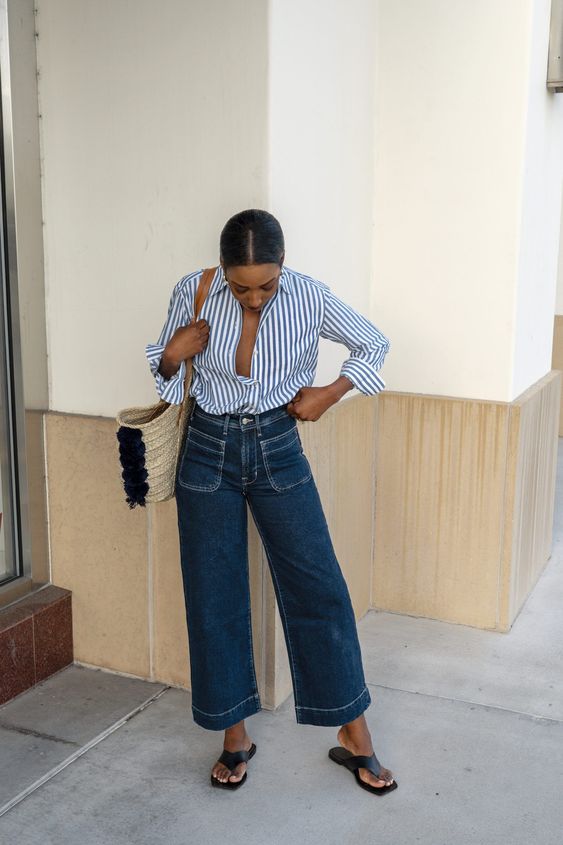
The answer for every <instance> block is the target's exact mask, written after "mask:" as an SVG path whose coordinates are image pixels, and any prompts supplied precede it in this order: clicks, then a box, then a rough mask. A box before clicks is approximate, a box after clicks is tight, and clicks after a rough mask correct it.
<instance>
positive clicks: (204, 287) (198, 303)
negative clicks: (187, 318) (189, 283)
mask: <svg viewBox="0 0 563 845" xmlns="http://www.w3.org/2000/svg"><path fill="white" fill-rule="evenodd" d="M216 271H217V267H208V268H207V270H204V271H203V275H202V277H201V279H200V280H199V284H198V286H197V291H196V295H195V308H194V317H193V320H192V322H194V323H196V322H197V319H198V317H199V313H200V311H201V309H202V306H203V303H204V302H205V300H206V298H207V294H208V293H209V288H210V287H211V282H212V281H213V277H214V276H215V273H216Z"/></svg>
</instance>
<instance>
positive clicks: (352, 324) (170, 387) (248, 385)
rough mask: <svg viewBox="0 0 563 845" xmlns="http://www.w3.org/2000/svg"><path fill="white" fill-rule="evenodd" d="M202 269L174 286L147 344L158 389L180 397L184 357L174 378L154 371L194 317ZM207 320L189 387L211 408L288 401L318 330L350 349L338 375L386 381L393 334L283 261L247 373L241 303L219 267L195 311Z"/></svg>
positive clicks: (308, 372)
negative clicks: (241, 356) (240, 350)
mask: <svg viewBox="0 0 563 845" xmlns="http://www.w3.org/2000/svg"><path fill="white" fill-rule="evenodd" d="M202 274H203V270H196V271H195V272H193V273H189V274H188V275H187V276H183V277H182V278H181V279H180V281H179V282H178V283H177V284H176V285H175V286H174V289H173V291H172V296H171V298H170V305H169V308H168V316H167V318H166V322H165V323H164V326H163V328H162V331H161V333H160V337H159V338H158V341H157V343H149V344H147V346H146V356H147V358H148V362H149V367H150V370H151V372H152V374H153V375H154V377H155V381H156V390H157V393H158V395H159V396H160V397H161V398H162V399H165V400H166V401H168V402H171V403H174V404H179V403H181V402H182V400H183V396H184V377H185V374H186V364H185V361H182V363H181V365H180V369H179V370H178V372H177V373H175V374H174V375H173V376H171V378H169V379H165V378H164V376H163V375H162V374H161V373H159V372H158V367H159V364H160V360H161V358H162V353H163V352H164V348H165V346H166V344H167V343H168V341H169V340H170V338H171V337H172V335H173V334H174V332H175V331H176V329H177V328H178V327H179V326H184V325H187V324H188V323H189V322H190V320H191V319H192V317H193V313H194V301H195V293H196V290H197V286H198V283H199V280H200V278H201V276H202ZM202 318H203V319H205V320H207V322H208V323H209V340H208V342H207V345H206V347H205V348H204V349H203V350H202V351H201V352H199V353H198V354H197V355H195V356H194V358H193V376H192V382H191V386H190V395H191V396H194V397H195V399H196V402H197V403H198V405H200V406H201V407H202V408H203V409H204V411H207V412H208V413H211V414H224V413H231V414H238V413H250V414H252V413H262V412H263V411H268V410H270V409H271V408H277V407H278V406H280V405H284V404H286V403H287V402H290V401H291V400H292V399H293V398H294V396H295V394H296V393H297V391H298V390H299V388H300V387H308V386H310V385H312V383H313V381H314V378H315V371H316V368H317V360H318V346H319V337H324V338H328V339H329V340H333V341H335V342H337V343H342V344H344V345H345V346H346V347H348V349H349V350H350V356H349V357H348V358H347V359H346V361H344V363H343V364H342V367H341V369H340V375H342V376H346V377H347V378H348V379H350V381H351V382H352V384H353V385H354V387H356V388H357V389H358V390H360V391H361V392H362V393H365V394H366V395H370V394H374V393H379V392H380V391H381V390H384V389H385V382H384V381H383V379H382V378H381V376H380V375H379V374H378V370H379V369H380V367H381V365H382V364H383V359H384V358H385V355H386V354H387V351H388V350H389V346H390V342H389V340H388V338H387V337H385V335H384V334H382V332H380V331H379V329H377V328H376V327H375V326H374V325H373V323H371V322H370V321H369V320H368V319H366V317H364V316H362V314H360V313H359V312H358V311H355V310H354V309H353V308H352V307H351V306H350V305H347V304H346V303H345V302H343V301H342V300H341V299H339V298H338V297H337V296H335V294H334V293H333V292H332V291H331V290H330V288H329V286H328V285H327V284H325V283H324V282H320V281H318V280H317V279H313V278H311V276H305V275H304V274H303V273H298V272H297V271H296V270H291V269H290V268H289V267H287V266H285V265H284V266H283V268H282V272H281V275H280V279H279V283H278V289H277V291H276V293H275V294H274V296H273V297H271V299H269V300H268V301H267V302H266V303H265V304H264V306H263V307H262V310H261V313H260V321H259V324H258V331H257V334H256V341H255V346H254V352H253V355H252V361H251V369H250V376H242V375H239V374H238V373H237V372H236V368H235V356H236V350H237V346H238V342H239V339H240V335H241V330H242V321H243V307H242V305H241V304H240V302H239V301H238V300H237V299H236V297H235V296H233V294H232V292H231V290H230V288H229V286H228V284H227V283H226V282H225V279H224V277H223V272H222V268H221V267H218V268H217V270H216V272H215V275H214V277H213V281H212V282H211V286H210V288H209V291H208V294H207V298H206V300H205V302H204V303H203V307H202V309H201V313H200V315H199V319H202Z"/></svg>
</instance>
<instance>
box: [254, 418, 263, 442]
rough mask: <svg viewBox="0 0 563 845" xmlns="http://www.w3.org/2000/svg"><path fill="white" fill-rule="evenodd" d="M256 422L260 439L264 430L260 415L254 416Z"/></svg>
mask: <svg viewBox="0 0 563 845" xmlns="http://www.w3.org/2000/svg"><path fill="white" fill-rule="evenodd" d="M254 421H255V423H256V431H257V432H258V437H262V429H261V428H260V414H255V415H254Z"/></svg>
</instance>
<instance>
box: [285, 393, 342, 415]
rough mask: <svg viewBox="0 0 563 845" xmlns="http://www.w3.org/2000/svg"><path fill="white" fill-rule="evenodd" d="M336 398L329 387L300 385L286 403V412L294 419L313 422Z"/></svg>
mask: <svg viewBox="0 0 563 845" xmlns="http://www.w3.org/2000/svg"><path fill="white" fill-rule="evenodd" d="M337 401H338V399H337V397H336V396H335V395H334V391H332V390H331V389H330V388H329V387H301V388H299V390H298V391H297V393H296V394H295V396H294V397H293V399H292V400H291V402H289V403H288V405H287V412H288V414H290V415H291V416H292V417H294V418H295V419H296V420H307V421H309V422H315V421H316V420H318V419H319V417H321V416H322V415H323V414H324V412H325V411H326V410H328V408H330V406H331V405H334V403H335V402H337Z"/></svg>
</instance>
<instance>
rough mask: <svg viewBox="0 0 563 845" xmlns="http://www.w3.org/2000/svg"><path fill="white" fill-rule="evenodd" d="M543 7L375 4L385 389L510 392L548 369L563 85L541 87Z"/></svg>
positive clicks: (529, 0)
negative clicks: (387, 343) (389, 348)
mask: <svg viewBox="0 0 563 845" xmlns="http://www.w3.org/2000/svg"><path fill="white" fill-rule="evenodd" d="M548 7H549V4H548V2H546V0H539V2H537V3H534V2H533V0H521V2H518V3H514V2H513V0H495V2H494V3H490V2H477V3H467V2H465V0H451V2H448V3H444V2H442V0H428V2H425V3H424V4H417V3H413V2H402V3H397V2H395V0H378V3H377V22H376V30H375V31H376V46H375V55H376V128H375V132H376V164H375V243H374V249H375V265H376V277H377V279H378V285H377V288H376V295H375V297H374V310H377V313H378V314H380V315H381V321H382V323H383V324H384V325H385V327H386V329H387V331H388V334H389V337H390V338H391V339H392V342H394V354H393V355H390V356H389V364H388V366H387V369H386V377H387V384H388V387H391V388H392V389H393V390H398V391H412V392H416V393H429V394H440V395H446V396H459V397H462V396H465V397H473V398H481V399H491V400H502V401H510V400H511V399H513V398H514V397H515V396H516V395H518V394H519V393H520V392H521V390H523V389H524V388H525V387H527V386H528V385H529V383H530V382H531V381H533V380H535V379H537V378H539V377H541V376H542V375H543V374H544V373H546V372H547V371H548V370H549V369H550V366H551V346H550V343H551V334H552V330H553V327H552V322H553V303H554V296H555V279H554V272H555V271H554V261H553V257H554V255H555V254H556V248H557V241H556V230H555V226H554V215H555V214H557V213H558V212H557V209H556V208H555V201H554V196H555V194H556V192H557V188H559V190H560V186H561V159H562V157H563V152H562V151H563V137H562V132H561V109H562V108H563V97H562V95H560V94H558V95H555V97H553V95H550V94H548V93H547V90H546V88H545V73H546V63H547V41H546V39H547V27H548V23H549V8H548ZM534 8H535V15H534V16H533V15H532V11H533V9H534ZM528 77H529V78H528ZM556 150H557V151H558V152H557V156H555V151H556ZM537 155H539V156H540V157H541V158H542V159H543V160H542V161H540V162H537V164H535V165H533V166H532V159H533V158H534V157H535V156H537ZM555 159H556V160H555ZM550 179H551V180H553V185H555V189H554V188H553V187H550V185H549V180H550ZM523 204H524V205H523ZM540 205H541V212H540V214H539V216H538V219H537V223H536V224H533V223H532V222H531V217H532V216H533V215H534V214H536V213H537V211H538V207H539V206H540ZM548 217H550V219H549V220H548V219H547V218H548ZM555 219H557V218H555ZM521 237H522V244H521V243H520V238H521ZM540 251H541V252H542V254H545V255H547V258H546V260H545V261H542V260H539V259H538V254H539V253H540ZM540 279H541V281H539V283H538V280H540ZM536 284H537V287H536ZM549 323H551V325H549ZM540 335H541V338H542V340H541V342H538V337H539V336H540Z"/></svg>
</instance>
